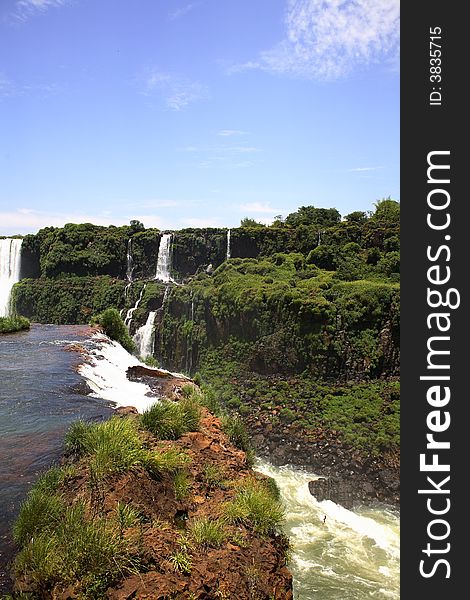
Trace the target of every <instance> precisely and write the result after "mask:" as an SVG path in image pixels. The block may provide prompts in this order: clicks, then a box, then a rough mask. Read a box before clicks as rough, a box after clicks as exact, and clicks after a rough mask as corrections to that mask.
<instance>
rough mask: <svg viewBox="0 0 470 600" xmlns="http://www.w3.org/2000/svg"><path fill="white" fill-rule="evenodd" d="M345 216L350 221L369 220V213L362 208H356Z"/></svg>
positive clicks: (362, 221) (360, 221)
mask: <svg viewBox="0 0 470 600" xmlns="http://www.w3.org/2000/svg"><path fill="white" fill-rule="evenodd" d="M344 218H345V219H346V221H347V222H348V223H365V222H366V221H367V213H365V212H364V211H362V210H355V211H354V212H352V213H349V215H346V216H345V217H344Z"/></svg>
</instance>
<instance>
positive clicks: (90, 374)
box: [79, 334, 399, 600]
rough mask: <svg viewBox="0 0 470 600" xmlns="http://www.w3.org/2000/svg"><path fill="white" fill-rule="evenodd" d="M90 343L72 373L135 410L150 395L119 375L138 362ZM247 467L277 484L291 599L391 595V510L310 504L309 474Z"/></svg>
mask: <svg viewBox="0 0 470 600" xmlns="http://www.w3.org/2000/svg"><path fill="white" fill-rule="evenodd" d="M91 345H92V349H91V351H90V356H89V360H88V362H87V363H85V364H82V365H81V366H80V367H79V373H80V374H81V375H82V376H83V377H84V378H85V379H86V380H87V382H88V384H89V386H90V387H91V389H92V390H93V395H95V396H98V397H100V398H103V399H105V400H109V401H111V402H113V403H115V404H116V405H117V406H129V405H132V406H135V407H136V408H137V410H138V411H139V412H143V411H144V410H145V409H146V408H148V407H149V406H151V405H152V404H153V403H155V401H158V400H157V398H155V396H151V395H150V394H151V391H150V388H149V387H148V386H147V385H146V384H144V383H138V382H131V381H129V380H128V379H127V377H126V370H127V368H128V367H129V366H134V365H142V363H141V362H140V361H139V360H138V359H137V358H136V357H135V356H132V355H130V354H129V353H128V352H126V350H124V349H123V348H122V347H121V346H120V345H119V344H118V343H116V342H111V340H110V339H109V338H107V337H106V336H104V335H101V334H95V335H94V336H93V338H92V339H91ZM255 468H256V469H257V470H258V471H260V472H262V473H264V474H265V475H269V476H270V477H273V478H274V479H275V480H276V482H277V484H278V486H279V488H280V490H281V496H282V501H283V503H284V505H285V509H286V523H285V531H286V533H287V535H289V537H290V541H291V545H292V560H291V562H290V565H289V567H290V569H291V570H292V573H293V576H294V597H295V598H296V600H316V599H318V600H367V599H375V600H389V599H392V600H398V598H399V519H398V516H397V515H396V514H395V513H394V512H392V511H391V510H388V509H386V508H383V507H382V508H378V507H377V508H362V509H360V510H355V511H350V510H347V509H345V508H343V507H341V506H339V505H337V504H335V503H334V502H332V501H331V500H326V501H323V502H318V501H317V500H316V499H315V498H314V497H313V496H312V495H311V494H310V492H309V490H308V482H309V481H311V480H312V479H316V478H317V476H316V475H314V474H312V473H306V472H304V471H299V470H296V469H293V468H291V467H274V466H272V465H270V464H269V463H266V462H264V461H258V462H257V466H256V467H255ZM325 516H326V521H325V523H324V522H323V519H324V517H325Z"/></svg>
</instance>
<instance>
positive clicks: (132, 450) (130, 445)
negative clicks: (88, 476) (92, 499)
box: [65, 417, 148, 481]
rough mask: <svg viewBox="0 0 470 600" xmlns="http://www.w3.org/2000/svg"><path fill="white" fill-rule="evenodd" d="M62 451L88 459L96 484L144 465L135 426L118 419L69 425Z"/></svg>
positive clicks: (130, 421)
mask: <svg viewBox="0 0 470 600" xmlns="http://www.w3.org/2000/svg"><path fill="white" fill-rule="evenodd" d="M65 448H66V450H67V451H68V452H71V453H74V454H76V455H78V456H87V457H89V465H90V471H91V472H92V473H93V477H94V478H95V479H96V480H97V481H99V480H101V479H103V478H104V477H106V476H107V475H112V474H113V473H122V472H123V471H126V470H127V469H130V468H131V467H133V466H135V465H142V464H145V463H146V460H147V456H148V451H147V450H146V449H145V448H144V447H143V444H142V440H141V437H140V435H139V433H138V431H137V427H136V425H135V423H134V422H133V421H132V420H130V419H121V418H119V417H112V418H111V419H109V420H108V421H103V422H102V423H92V424H85V423H83V422H82V421H78V422H76V423H73V424H72V425H71V427H70V429H69V431H68V433H67V434H66V436H65Z"/></svg>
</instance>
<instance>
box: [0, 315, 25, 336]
mask: <svg viewBox="0 0 470 600" xmlns="http://www.w3.org/2000/svg"><path fill="white" fill-rule="evenodd" d="M29 327H30V322H29V320H28V319H27V318H26V317H20V316H14V317H0V333H14V332H15V331H22V330H24V329H29Z"/></svg>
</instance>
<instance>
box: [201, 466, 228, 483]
mask: <svg viewBox="0 0 470 600" xmlns="http://www.w3.org/2000/svg"><path fill="white" fill-rule="evenodd" d="M202 474H203V480H204V482H205V483H206V484H207V486H208V487H209V489H215V488H222V489H225V487H226V479H225V472H224V470H223V469H222V468H221V467H219V466H218V465H214V464H212V463H208V464H206V465H204V468H203V471H202Z"/></svg>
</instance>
